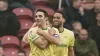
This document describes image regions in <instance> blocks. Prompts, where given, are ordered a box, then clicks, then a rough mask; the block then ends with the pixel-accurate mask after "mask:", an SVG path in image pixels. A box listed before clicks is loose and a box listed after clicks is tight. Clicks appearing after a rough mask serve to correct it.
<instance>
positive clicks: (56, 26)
mask: <svg viewBox="0 0 100 56" xmlns="http://www.w3.org/2000/svg"><path fill="white" fill-rule="evenodd" d="M61 25H62V24H61V23H59V24H57V25H55V24H53V27H55V28H59V27H60V26H61Z"/></svg>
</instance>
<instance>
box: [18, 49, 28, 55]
mask: <svg viewBox="0 0 100 56" xmlns="http://www.w3.org/2000/svg"><path fill="white" fill-rule="evenodd" d="M18 53H24V55H25V56H26V52H25V51H24V50H19V51H18Z"/></svg>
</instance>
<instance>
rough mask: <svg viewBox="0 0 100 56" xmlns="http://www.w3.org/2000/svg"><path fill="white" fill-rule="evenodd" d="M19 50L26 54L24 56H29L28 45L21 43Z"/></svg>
mask: <svg viewBox="0 0 100 56" xmlns="http://www.w3.org/2000/svg"><path fill="white" fill-rule="evenodd" d="M21 48H22V49H23V50H24V51H25V52H26V55H27V56H29V53H30V45H29V44H26V43H24V42H23V41H22V42H21Z"/></svg>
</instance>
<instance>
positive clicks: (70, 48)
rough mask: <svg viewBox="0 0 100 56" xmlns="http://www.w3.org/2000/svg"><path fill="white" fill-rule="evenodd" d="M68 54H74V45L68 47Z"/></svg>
mask: <svg viewBox="0 0 100 56" xmlns="http://www.w3.org/2000/svg"><path fill="white" fill-rule="evenodd" d="M68 56H74V49H73V47H71V46H70V47H68Z"/></svg>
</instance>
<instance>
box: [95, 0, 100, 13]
mask: <svg viewBox="0 0 100 56" xmlns="http://www.w3.org/2000/svg"><path fill="white" fill-rule="evenodd" d="M99 11H100V0H96V1H95V12H96V13H97V12H99Z"/></svg>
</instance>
